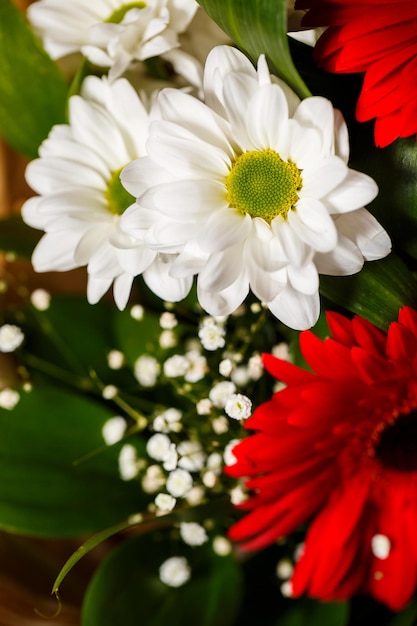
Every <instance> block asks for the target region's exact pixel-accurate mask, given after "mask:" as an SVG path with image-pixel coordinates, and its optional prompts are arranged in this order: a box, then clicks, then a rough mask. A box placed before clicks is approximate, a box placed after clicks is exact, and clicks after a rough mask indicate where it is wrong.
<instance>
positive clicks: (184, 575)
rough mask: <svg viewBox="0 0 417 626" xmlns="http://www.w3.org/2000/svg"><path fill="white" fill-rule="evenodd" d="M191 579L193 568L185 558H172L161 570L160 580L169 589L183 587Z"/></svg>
mask: <svg viewBox="0 0 417 626" xmlns="http://www.w3.org/2000/svg"><path fill="white" fill-rule="evenodd" d="M190 577H191V568H190V565H189V563H188V561H187V559H186V558H185V557H183V556H172V557H171V558H169V559H167V560H166V561H164V562H163V563H162V565H161V567H160V568H159V578H160V579H161V581H162V582H163V583H165V584H166V585H168V587H181V586H182V585H184V584H185V583H186V582H187V581H188V580H189V579H190Z"/></svg>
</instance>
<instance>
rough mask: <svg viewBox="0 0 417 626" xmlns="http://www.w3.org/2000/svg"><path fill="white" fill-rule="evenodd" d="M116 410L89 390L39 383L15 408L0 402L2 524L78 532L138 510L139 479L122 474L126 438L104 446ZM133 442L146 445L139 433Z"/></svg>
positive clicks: (38, 532) (46, 533)
mask: <svg viewBox="0 0 417 626" xmlns="http://www.w3.org/2000/svg"><path fill="white" fill-rule="evenodd" d="M112 415H114V413H113V412H112V411H111V410H110V409H109V408H108V407H106V406H103V405H101V404H98V403H96V402H92V401H91V400H89V399H87V398H86V397H83V396H80V395H76V394H74V393H68V392H66V391H64V390H63V389H60V388H52V387H48V386H47V385H45V384H43V385H42V386H41V387H39V388H38V387H37V386H36V383H35V384H34V389H33V390H32V391H31V392H28V393H24V392H22V393H21V399H20V401H19V403H18V404H17V406H16V407H15V408H14V409H13V411H8V410H5V409H0V419H1V432H2V435H1V438H0V528H1V529H3V530H8V531H13V532H19V533H26V534H30V535H35V536H43V537H65V536H75V535H79V534H84V533H89V532H93V531H97V530H99V529H101V528H104V527H107V526H110V525H112V524H115V523H116V522H119V521H120V520H121V519H124V518H126V517H127V516H128V515H130V514H132V513H134V512H136V511H138V510H140V508H141V507H142V506H143V505H144V500H143V497H142V499H141V493H140V489H139V488H138V485H137V483H136V482H135V481H133V482H123V481H122V480H121V479H120V478H119V475H118V454H119V450H120V445H121V444H117V445H115V446H111V447H106V446H105V445H104V441H103V438H102V436H101V429H102V427H103V424H104V423H105V422H106V421H107V420H108V419H109V418H110V417H112ZM132 443H135V444H136V445H138V448H139V451H142V452H143V447H142V449H141V448H140V440H139V439H138V438H135V440H134V442H133V441H132ZM94 452H96V453H95V454H92V453H94Z"/></svg>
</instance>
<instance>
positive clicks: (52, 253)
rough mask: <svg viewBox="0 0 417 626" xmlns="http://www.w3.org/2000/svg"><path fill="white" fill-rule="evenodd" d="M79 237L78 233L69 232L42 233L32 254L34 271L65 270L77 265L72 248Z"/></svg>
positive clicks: (73, 248)
mask: <svg viewBox="0 0 417 626" xmlns="http://www.w3.org/2000/svg"><path fill="white" fill-rule="evenodd" d="M79 238H80V235H79V233H71V232H64V233H58V234H52V235H49V234H46V235H44V236H43V237H42V239H41V240H40V242H39V243H38V245H37V246H36V248H35V250H34V252H33V255H32V264H33V267H34V268H35V271H36V272H51V271H57V272H66V271H68V270H72V269H74V268H76V267H78V264H77V263H76V262H75V260H74V250H75V246H76V245H77V243H78V240H79Z"/></svg>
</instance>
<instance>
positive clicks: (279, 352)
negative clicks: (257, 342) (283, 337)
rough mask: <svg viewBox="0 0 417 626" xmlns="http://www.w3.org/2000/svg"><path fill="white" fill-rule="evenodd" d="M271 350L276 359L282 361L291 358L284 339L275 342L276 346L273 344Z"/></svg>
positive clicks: (288, 347)
mask: <svg viewBox="0 0 417 626" xmlns="http://www.w3.org/2000/svg"><path fill="white" fill-rule="evenodd" d="M271 352H272V354H273V355H274V356H276V357H277V358H278V359H283V361H291V359H292V356H291V352H290V346H289V345H288V343H287V342H286V341H281V342H280V343H277V345H276V346H273V348H272V351H271Z"/></svg>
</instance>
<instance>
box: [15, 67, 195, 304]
mask: <svg viewBox="0 0 417 626" xmlns="http://www.w3.org/2000/svg"><path fill="white" fill-rule="evenodd" d="M155 110H156V108H155V106H153V107H152V109H151V112H148V111H147V109H146V107H145V106H144V104H143V103H142V101H141V100H140V98H139V96H138V94H137V93H136V91H135V90H134V89H133V87H132V86H131V85H130V84H129V83H128V82H127V81H126V80H125V79H120V80H117V81H115V82H114V83H113V84H112V85H110V84H109V82H108V81H107V80H106V79H99V78H97V77H95V76H88V77H87V78H86V80H85V81H84V83H83V86H82V91H81V95H79V96H78V95H77V96H72V97H71V98H70V101H69V124H68V125H67V124H63V125H58V126H54V127H53V129H52V131H51V132H50V134H49V137H48V138H47V139H46V140H45V141H44V142H43V143H42V145H41V147H40V149H39V155H40V158H39V159H35V160H34V161H32V162H31V163H30V164H29V165H28V168H27V170H26V178H27V181H28V183H29V185H30V186H31V187H32V189H34V190H35V191H36V192H37V193H38V194H39V196H37V197H35V198H30V199H29V200H28V201H27V202H26V203H25V204H24V205H23V209H22V215H23V219H24V221H25V222H26V223H27V224H29V225H30V226H33V227H34V228H38V229H41V230H44V231H45V233H46V234H45V235H44V236H43V237H42V239H41V241H40V242H39V244H38V245H37V247H36V248H35V251H34V254H33V257H32V261H33V265H34V267H35V270H36V271H38V272H45V271H66V270H70V269H73V268H75V267H81V266H84V265H86V266H87V270H88V285H87V297H88V301H89V302H90V303H92V304H94V303H96V302H98V301H99V300H100V298H101V297H102V296H103V295H104V293H105V292H106V291H107V290H108V289H109V287H110V286H111V285H112V283H114V298H115V301H116V304H117V306H118V307H119V308H120V309H123V308H124V307H125V306H126V303H127V300H128V298H129V295H130V290H131V286H132V282H133V278H134V276H135V275H138V274H141V273H142V272H143V277H144V280H145V282H148V280H149V281H150V282H149V284H150V288H151V289H153V290H154V291H157V290H158V282H159V281H160V280H162V281H163V282H164V283H165V284H166V283H167V281H168V287H166V286H165V287H164V289H163V291H162V293H160V294H159V295H161V296H162V295H163V296H165V295H167V290H168V295H173V296H174V299H175V293H173V294H170V293H169V292H170V290H171V287H173V288H174V291H175V290H176V289H177V286H179V282H178V281H177V280H176V279H168V278H166V277H165V267H164V266H165V265H166V263H165V262H162V260H161V258H157V254H156V253H155V251H154V250H151V249H150V248H149V247H148V246H147V245H146V244H144V243H143V242H142V241H140V239H139V238H134V237H129V236H126V235H125V234H123V233H122V232H121V231H120V229H119V218H120V214H121V213H123V211H124V210H125V209H126V208H127V207H128V206H129V205H130V204H132V202H133V201H134V198H132V196H131V195H130V194H129V193H128V192H127V191H126V190H125V189H124V187H123V186H122V185H121V183H120V179H119V174H120V171H121V169H122V168H123V167H124V166H125V165H126V164H127V163H129V162H130V161H131V160H132V159H137V158H139V157H141V156H144V155H145V142H146V137H147V133H148V128H149V123H150V119H151V117H152V116H153V115H154V114H155ZM166 259H167V257H164V259H163V261H166ZM155 272H156V273H155ZM161 272H162V273H161ZM188 289H189V285H188V284H187V286H186V291H183V290H182V289H181V288H180V291H181V295H180V293H178V296H180V298H181V297H183V296H184V294H186V293H187V291H188ZM180 298H177V299H180Z"/></svg>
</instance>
